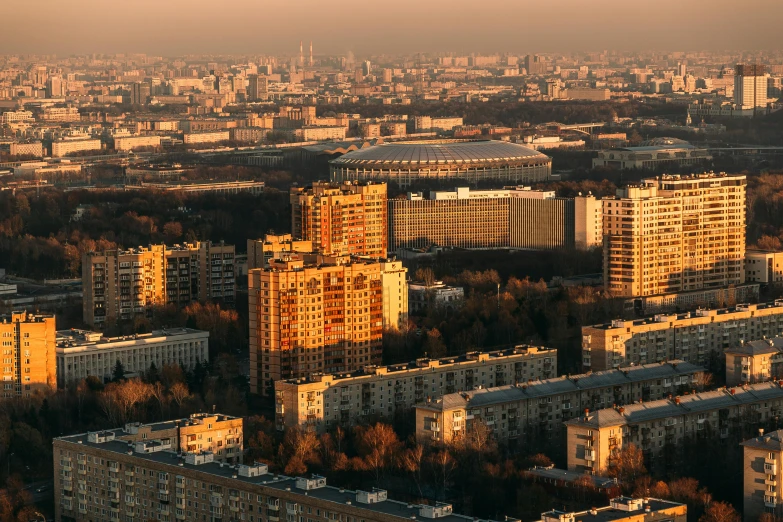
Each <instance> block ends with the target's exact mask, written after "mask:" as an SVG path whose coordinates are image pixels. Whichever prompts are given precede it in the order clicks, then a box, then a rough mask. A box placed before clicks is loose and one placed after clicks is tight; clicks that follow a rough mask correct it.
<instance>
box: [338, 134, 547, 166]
mask: <svg viewBox="0 0 783 522" xmlns="http://www.w3.org/2000/svg"><path fill="white" fill-rule="evenodd" d="M530 158H547V156H546V155H545V154H542V153H540V152H538V151H536V150H533V149H531V148H528V147H525V146H523V145H519V144H517V143H511V142H507V141H490V140H486V141H480V140H478V141H469V140H432V141H407V142H395V143H384V144H381V145H376V146H374V147H368V148H366V149H362V150H356V151H352V152H349V153H347V154H345V155H343V156H341V157H339V158H337V159H335V160H333V161H332V163H334V164H341V165H346V164H362V163H391V164H400V165H422V164H447V163H468V164H470V163H487V162H507V161H513V160H520V159H530Z"/></svg>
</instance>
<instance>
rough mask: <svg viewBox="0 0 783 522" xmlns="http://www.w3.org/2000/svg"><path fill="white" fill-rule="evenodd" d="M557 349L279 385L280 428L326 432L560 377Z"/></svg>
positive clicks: (518, 350)
mask: <svg viewBox="0 0 783 522" xmlns="http://www.w3.org/2000/svg"><path fill="white" fill-rule="evenodd" d="M556 373H557V350H554V349H550V348H540V347H532V346H517V347H515V348H512V349H509V350H500V351H495V352H486V353H479V352H471V353H467V354H464V355H460V356H457V357H448V358H444V359H418V360H416V361H413V362H410V363H407V364H394V365H391V366H366V367H365V368H363V369H361V370H358V371H356V372H352V373H339V374H332V375H327V374H313V375H310V376H309V377H306V378H302V379H289V380H284V381H283V380H280V381H276V382H275V412H276V414H275V424H276V426H277V429H278V430H284V429H285V428H288V427H291V426H299V427H301V428H304V429H309V430H315V431H319V432H320V431H324V430H327V429H329V428H332V427H334V426H343V427H349V426H353V425H356V424H362V423H366V422H368V421H369V420H370V419H374V418H392V417H394V415H395V414H397V413H400V412H406V411H408V410H410V409H411V408H413V407H414V406H415V405H416V404H418V403H421V402H424V401H425V400H427V399H428V398H429V399H438V398H440V397H442V396H443V395H444V394H449V393H456V392H461V391H467V390H473V389H475V388H491V387H494V386H502V385H505V384H508V383H512V382H528V381H530V380H539V379H546V378H549V377H554V376H555V375H556Z"/></svg>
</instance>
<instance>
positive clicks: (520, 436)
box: [416, 361, 705, 446]
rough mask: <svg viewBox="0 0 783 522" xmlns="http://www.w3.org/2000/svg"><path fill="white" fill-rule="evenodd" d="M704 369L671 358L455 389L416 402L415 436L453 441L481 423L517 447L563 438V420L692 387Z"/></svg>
mask: <svg viewBox="0 0 783 522" xmlns="http://www.w3.org/2000/svg"><path fill="white" fill-rule="evenodd" d="M704 371H705V370H704V368H702V367H700V366H696V365H693V364H690V363H686V362H682V361H671V362H667V363H658V364H650V365H644V366H629V367H627V368H622V369H619V370H608V371H603V372H593V373H587V374H583V375H572V376H563V377H557V378H554V379H547V380H544V381H536V382H531V383H528V384H515V385H509V386H500V387H496V388H488V389H480V390H473V391H467V392H463V393H451V394H448V395H444V396H443V397H442V398H441V399H438V400H435V401H430V402H425V403H421V404H418V405H417V406H416V439H417V440H419V441H421V442H431V441H432V442H442V443H450V442H452V441H454V440H456V439H459V438H460V437H462V436H464V435H465V433H466V432H469V431H470V430H471V429H472V428H473V425H474V424H475V423H479V422H480V423H482V424H484V425H486V426H487V427H488V428H490V429H491V430H492V432H493V435H494V437H495V438H496V439H497V440H498V441H501V442H508V443H509V444H515V445H517V446H519V445H522V444H525V443H528V442H534V441H541V440H550V439H560V438H562V436H563V430H562V429H561V424H562V422H563V421H565V420H568V419H572V418H574V417H575V416H577V415H580V414H581V412H583V411H584V410H585V409H586V408H588V409H596V408H604V407H607V406H612V405H616V404H629V403H633V402H635V401H651V400H656V399H661V398H663V397H665V396H667V395H669V394H675V393H677V392H678V390H681V389H683V388H684V389H687V390H690V389H691V388H692V387H694V386H695V385H696V383H698V380H699V378H700V377H701V375H702V374H703V373H704Z"/></svg>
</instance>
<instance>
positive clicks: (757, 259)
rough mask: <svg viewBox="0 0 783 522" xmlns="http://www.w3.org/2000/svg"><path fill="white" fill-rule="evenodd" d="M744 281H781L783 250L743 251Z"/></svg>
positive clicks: (769, 282) (775, 282)
mask: <svg viewBox="0 0 783 522" xmlns="http://www.w3.org/2000/svg"><path fill="white" fill-rule="evenodd" d="M745 281H746V282H748V283H760V284H764V285H769V284H780V283H783V252H773V251H769V250H748V251H747V252H745Z"/></svg>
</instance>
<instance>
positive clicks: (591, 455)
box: [585, 449, 595, 462]
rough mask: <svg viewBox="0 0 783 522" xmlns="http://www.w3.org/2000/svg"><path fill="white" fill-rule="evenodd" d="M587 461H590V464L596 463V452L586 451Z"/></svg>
mask: <svg viewBox="0 0 783 522" xmlns="http://www.w3.org/2000/svg"><path fill="white" fill-rule="evenodd" d="M585 460H586V461H588V462H594V461H595V450H592V449H586V450H585Z"/></svg>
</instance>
